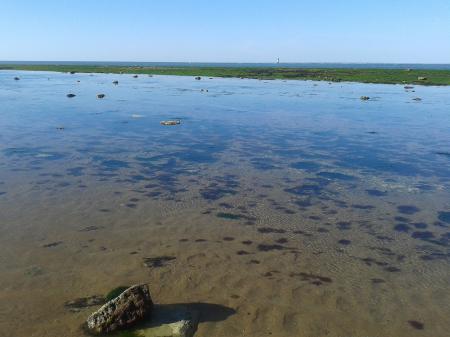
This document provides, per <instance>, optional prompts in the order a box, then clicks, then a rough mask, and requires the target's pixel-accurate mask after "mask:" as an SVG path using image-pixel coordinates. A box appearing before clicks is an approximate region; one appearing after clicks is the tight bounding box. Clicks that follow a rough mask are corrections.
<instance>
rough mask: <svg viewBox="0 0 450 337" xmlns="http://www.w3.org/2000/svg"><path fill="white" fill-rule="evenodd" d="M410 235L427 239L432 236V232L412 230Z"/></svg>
mask: <svg viewBox="0 0 450 337" xmlns="http://www.w3.org/2000/svg"><path fill="white" fill-rule="evenodd" d="M411 237H413V238H414V239H421V240H429V239H432V238H434V234H433V233H431V232H429V231H424V232H414V233H412V234H411Z"/></svg>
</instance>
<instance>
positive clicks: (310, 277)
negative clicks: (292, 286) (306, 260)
mask: <svg viewBox="0 0 450 337" xmlns="http://www.w3.org/2000/svg"><path fill="white" fill-rule="evenodd" d="M289 276H290V277H297V276H299V277H300V279H301V280H302V281H307V282H308V283H310V284H313V285H315V286H320V285H322V284H323V283H331V282H333V280H332V279H331V278H330V277H326V276H320V275H314V274H308V273H303V272H301V273H291V274H289Z"/></svg>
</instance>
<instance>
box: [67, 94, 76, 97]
mask: <svg viewBox="0 0 450 337" xmlns="http://www.w3.org/2000/svg"><path fill="white" fill-rule="evenodd" d="M75 96H76V95H75V94H67V97H69V98H72V97H75Z"/></svg>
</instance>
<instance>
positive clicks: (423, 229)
mask: <svg viewBox="0 0 450 337" xmlns="http://www.w3.org/2000/svg"><path fill="white" fill-rule="evenodd" d="M402 67H403V66H402ZM408 67H411V66H410V65H408ZM15 76H18V77H19V78H20V80H19V81H14V80H13V78H14V77H15ZM114 80H118V81H119V84H118V85H113V84H112V82H113V81H114ZM68 93H73V94H75V95H76V96H75V97H73V98H68V97H66V95H67V94H68ZM99 93H103V94H105V95H106V96H105V98H103V99H97V98H96V94H99ZM363 95H366V96H370V98H371V99H370V100H369V101H361V100H360V96H363ZM416 98H420V100H419V99H416ZM415 99H416V100H415ZM0 102H1V104H0V130H1V131H0V252H1V254H0V284H1V285H2V287H1V288H0V299H1V301H0V317H1V318H0V327H1V329H0V330H1V331H7V332H8V336H24V335H31V334H32V333H34V334H35V335H36V336H54V335H58V334H60V335H63V334H64V333H67V331H69V332H70V335H71V336H76V335H78V334H79V335H81V334H82V333H81V332H80V330H79V326H80V324H81V323H82V322H83V320H84V319H85V318H86V316H87V315H88V314H89V312H91V311H92V310H93V308H82V309H81V311H77V312H75V313H74V312H71V311H70V310H68V309H67V306H66V307H65V306H64V303H66V302H67V301H69V300H73V299H75V298H79V297H87V296H92V295H96V294H100V295H101V294H104V293H106V292H107V291H108V290H109V289H110V288H112V287H114V286H117V285H123V284H133V283H138V282H150V284H151V290H152V294H154V295H155V296H156V298H157V301H159V302H165V303H171V302H182V301H185V302H198V301H203V302H208V303H214V304H216V305H220V306H221V308H223V310H222V311H221V313H218V314H217V315H216V316H214V319H212V318H211V319H205V320H204V322H203V323H201V324H200V327H199V335H200V336H202V335H205V336H206V335H214V336H237V335H242V331H245V333H246V334H245V335H246V336H262V335H269V334H272V335H275V336H293V335H295V336H309V337H311V336H325V335H327V336H344V335H345V336H381V335H383V336H416V335H417V336H425V335H426V336H444V335H446V333H447V332H448V328H449V327H450V319H449V317H450V315H449V314H450V304H449V303H450V297H449V291H448V290H449V279H450V278H449V277H450V265H449V259H450V246H449V244H450V192H449V187H450V114H449V111H450V90H449V89H448V88H447V87H421V86H416V87H415V88H413V89H409V90H405V88H404V87H403V86H400V85H372V84H356V83H337V84H328V83H325V82H311V81H278V80H277V81H258V80H239V79H219V78H203V79H202V80H201V81H196V80H194V79H193V78H191V77H176V76H154V77H148V76H141V75H140V76H139V77H138V78H133V77H132V76H130V75H103V74H102V75H100V74H94V75H89V74H75V75H69V74H60V73H46V72H10V71H1V72H0ZM175 118H177V119H178V118H179V119H181V124H180V125H177V126H172V127H167V126H161V125H160V121H162V120H168V119H175ZM161 257H166V258H165V259H164V258H163V259H162V263H160V264H157V265H149V264H148V263H147V264H145V263H143V261H148V260H146V259H147V258H161ZM167 257H170V258H167ZM149 268H150V269H149ZM224 313H227V314H224ZM24 316H26V317H28V318H27V320H25V321H22V317H24ZM208 317H210V316H208ZM18 322H21V323H20V324H18Z"/></svg>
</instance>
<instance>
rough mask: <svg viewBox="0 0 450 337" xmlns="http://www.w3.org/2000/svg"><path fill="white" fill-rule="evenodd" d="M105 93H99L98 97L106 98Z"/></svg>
mask: <svg viewBox="0 0 450 337" xmlns="http://www.w3.org/2000/svg"><path fill="white" fill-rule="evenodd" d="M104 97H105V94H97V98H104Z"/></svg>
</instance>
